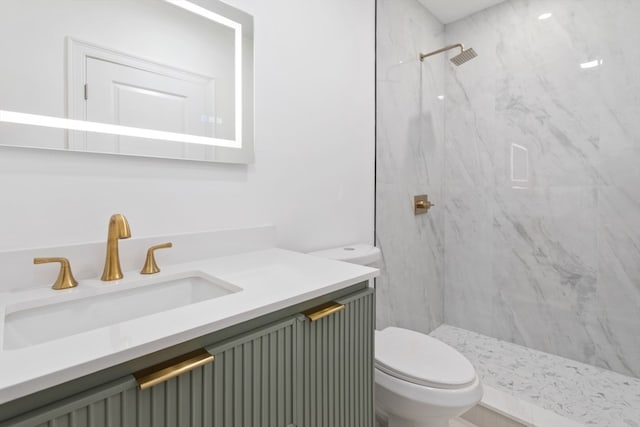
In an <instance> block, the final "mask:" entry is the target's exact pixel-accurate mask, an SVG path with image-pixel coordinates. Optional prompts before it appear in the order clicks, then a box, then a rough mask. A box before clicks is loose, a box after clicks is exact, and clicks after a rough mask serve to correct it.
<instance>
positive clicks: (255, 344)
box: [0, 318, 298, 427]
mask: <svg viewBox="0 0 640 427" xmlns="http://www.w3.org/2000/svg"><path fill="white" fill-rule="evenodd" d="M297 324H298V321H297V320H296V319H293V318H291V319H289V320H286V321H283V322H279V323H277V324H274V325H272V326H270V327H267V328H264V329H261V330H259V331H258V332H256V333H253V334H249V335H245V336H243V337H241V338H238V339H233V340H231V341H228V342H225V343H222V344H220V345H213V346H210V347H207V348H206V350H207V351H208V352H209V353H211V354H213V355H214V357H215V360H214V361H213V363H211V364H208V365H205V366H202V367H199V368H196V369H194V370H192V371H190V372H187V373H184V374H182V375H180V376H178V377H176V378H173V379H170V380H168V381H165V382H163V383H161V384H158V385H155V386H153V387H151V388H148V389H146V390H140V389H139V388H138V384H137V382H136V380H135V379H134V377H133V376H127V377H125V378H122V379H121V380H118V381H114V382H112V383H109V384H106V385H104V386H101V387H97V388H94V389H92V390H90V391H87V392H84V393H81V394H79V395H76V396H72V397H71V398H68V399H65V400H63V401H61V402H58V403H55V404H53V405H49V406H47V407H44V408H41V409H38V410H35V411H32V412H30V413H28V414H26V415H24V416H21V417H18V418H15V419H13V420H9V421H7V422H4V423H2V424H1V425H0V427H6V426H13V427H35V426H37V427H40V426H42V427H67V426H69V427H85V426H86V427H119V426H122V427H188V426H194V427H199V426H202V427H211V426H213V427H248V426H251V427H259V426H263V427H287V426H290V425H293V421H294V412H295V408H294V398H295V395H296V392H295V390H294V384H295V378H294V371H295V369H296V361H297V357H298V355H297V350H296V349H297V347H296V346H295V342H294V341H295V339H296V328H297Z"/></svg>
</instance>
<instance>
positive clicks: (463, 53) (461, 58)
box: [420, 43, 478, 67]
mask: <svg viewBox="0 0 640 427" xmlns="http://www.w3.org/2000/svg"><path fill="white" fill-rule="evenodd" d="M455 48H459V49H460V53H459V54H457V55H456V56H454V57H453V58H451V62H453V63H454V64H455V65H456V66H458V67H459V66H461V65H462V64H464V63H465V62H468V61H471V60H472V59H473V58H475V57H476V56H478V54H477V53H476V51H475V50H473V48H472V47H470V48H468V49H465V48H464V45H462V44H461V43H458V44H454V45H451V46H447V47H443V48H442V49H438V50H434V51H433V52H429V53H421V54H420V61H424V58H427V57H429V56H433V55H437V54H439V53H442V52H446V51H448V50H451V49H455Z"/></svg>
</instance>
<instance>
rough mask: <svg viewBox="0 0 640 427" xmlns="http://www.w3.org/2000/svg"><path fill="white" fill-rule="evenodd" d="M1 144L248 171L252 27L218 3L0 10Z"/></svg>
mask: <svg viewBox="0 0 640 427" xmlns="http://www.w3.org/2000/svg"><path fill="white" fill-rule="evenodd" d="M0 54H1V57H2V66H1V67H0V144H1V145H10V146H22V147H37V148H48V149H60V150H73V151H88V152H97V153H109V154H124V155H136V156H147V157H165V158H176V159H188V160H203V161H214V162H230V163H249V162H251V161H252V159H253V19H252V17H251V16H250V15H248V14H246V13H244V12H242V11H240V10H238V9H236V8H233V7H231V6H229V5H227V4H225V3H223V2H221V1H218V0H190V1H186V0H2V1H1V2H0Z"/></svg>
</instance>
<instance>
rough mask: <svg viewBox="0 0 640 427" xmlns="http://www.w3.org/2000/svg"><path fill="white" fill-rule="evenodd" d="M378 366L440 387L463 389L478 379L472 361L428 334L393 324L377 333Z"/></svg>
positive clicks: (385, 371) (419, 382)
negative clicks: (393, 325)
mask: <svg viewBox="0 0 640 427" xmlns="http://www.w3.org/2000/svg"><path fill="white" fill-rule="evenodd" d="M375 338H376V340H375V366H376V368H377V369H379V370H380V371H382V372H384V373H386V374H388V375H390V376H392V377H394V378H398V379H400V380H403V381H407V382H409V383H413V384H416V385H420V386H425V387H431V388H437V389H461V388H465V387H469V386H470V385H472V384H473V383H474V381H476V373H475V369H474V367H473V365H472V364H471V362H469V361H468V360H467V358H466V357H464V356H463V355H462V354H460V353H459V352H458V351H457V350H455V349H454V348H452V347H450V346H448V345H446V344H445V343H443V342H442V341H439V340H437V339H435V338H432V337H430V336H428V335H425V334H421V333H419V332H415V331H411V330H408V329H402V328H395V327H389V328H386V329H384V330H382V331H376V333H375Z"/></svg>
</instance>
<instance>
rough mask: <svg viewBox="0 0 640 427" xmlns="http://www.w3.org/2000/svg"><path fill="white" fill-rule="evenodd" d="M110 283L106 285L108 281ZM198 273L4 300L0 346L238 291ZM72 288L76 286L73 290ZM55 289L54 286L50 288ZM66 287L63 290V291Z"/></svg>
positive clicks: (8, 346)
mask: <svg viewBox="0 0 640 427" xmlns="http://www.w3.org/2000/svg"><path fill="white" fill-rule="evenodd" d="M110 285H111V286H110ZM241 290H242V289H241V288H238V287H236V286H233V285H231V284H229V283H226V282H223V281H221V280H217V279H215V278H214V277H211V276H208V275H206V274H202V273H193V272H192V273H188V274H182V275H180V276H173V277H171V278H164V279H161V280H154V279H141V280H139V281H138V282H137V283H128V284H126V285H125V284H115V285H112V284H103V285H102V286H101V287H100V286H95V287H94V288H93V289H88V290H85V289H82V283H81V284H80V286H79V287H78V288H75V289H73V290H72V292H69V293H68V294H66V295H60V294H56V295H55V296H54V297H53V298H54V299H55V302H52V298H49V299H44V300H43V302H42V303H41V304H38V305H37V306H30V307H27V308H25V307H24V304H22V305H21V306H18V307H12V306H8V307H7V310H6V315H5V319H4V334H3V336H4V339H3V348H4V349H5V350H15V349H19V348H24V347H29V346H32V345H35V344H40V343H44V342H47V341H52V340H55V339H59V338H63V337H67V336H71V335H75V334H78V333H81V332H86V331H90V330H93V329H97V328H102V327H105V326H110V325H115V324H117V323H121V322H126V321H128V320H132V319H136V318H139V317H143V316H148V315H151V314H156V313H161V312H164V311H167V310H171V309H174V308H178V307H184V306H187V305H190V304H195V303H198V302H201V301H206V300H210V299H214V298H219V297H222V296H224V295H229V294H232V293H236V292H239V291H241ZM73 291H76V292H75V293H74V292H73ZM56 292H59V291H56ZM65 292H67V291H65Z"/></svg>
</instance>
